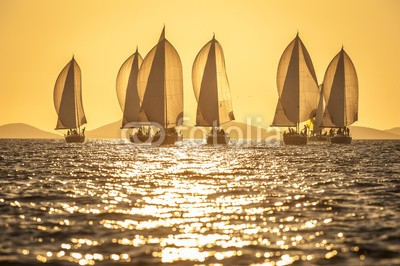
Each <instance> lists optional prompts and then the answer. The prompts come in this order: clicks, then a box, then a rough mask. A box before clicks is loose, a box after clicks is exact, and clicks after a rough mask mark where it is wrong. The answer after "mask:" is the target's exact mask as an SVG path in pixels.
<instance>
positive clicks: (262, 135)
mask: <svg viewBox="0 0 400 266" xmlns="http://www.w3.org/2000/svg"><path fill="white" fill-rule="evenodd" d="M223 127H224V129H225V130H226V131H227V132H228V133H229V134H230V136H231V138H232V139H238V138H243V139H266V138H268V137H272V138H276V137H278V136H279V131H277V130H279V129H277V128H261V127H257V126H254V125H247V124H245V123H241V122H236V121H232V122H229V123H227V124H224V126H223ZM207 130H209V129H205V128H201V127H193V126H182V134H183V137H184V138H185V139H188V138H197V139H198V138H204V136H205V135H204V134H206V132H207ZM283 130H286V129H284V128H282V129H281V132H283ZM350 130H351V134H352V136H353V139H400V127H396V128H392V129H388V130H378V129H373V128H368V127H359V126H351V127H350ZM131 132H132V130H131V129H128V130H121V121H116V122H113V123H109V124H107V125H104V126H101V127H99V128H96V129H93V130H88V131H86V137H87V138H88V139H96V138H101V139H107V138H111V139H115V138H127V137H129V134H131ZM62 137H63V136H62V135H58V134H55V133H51V132H47V131H44V130H41V129H38V128H36V127H33V126H30V125H27V124H23V123H13V124H6V125H2V126H0V138H13V139H32V138H33V139H60V138H62Z"/></svg>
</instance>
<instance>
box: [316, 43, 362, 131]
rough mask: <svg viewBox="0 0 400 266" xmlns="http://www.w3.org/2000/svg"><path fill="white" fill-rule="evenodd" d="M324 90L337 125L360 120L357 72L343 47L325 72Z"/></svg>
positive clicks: (328, 108) (333, 119)
mask: <svg viewBox="0 0 400 266" xmlns="http://www.w3.org/2000/svg"><path fill="white" fill-rule="evenodd" d="M323 90H324V96H325V100H326V102H327V110H328V113H329V115H330V118H331V120H332V123H333V124H334V125H335V126H337V127H345V126H348V125H351V124H352V123H354V122H355V121H357V120H358V79H357V73H356V70H355V68H354V65H353V62H352V61H351V59H350V57H349V56H348V55H347V53H346V52H345V51H344V50H343V49H342V50H341V51H340V52H339V53H338V54H337V55H336V56H335V57H334V58H333V60H332V61H331V63H330V64H329V66H328V68H327V70H326V72H325V77H324V85H323Z"/></svg>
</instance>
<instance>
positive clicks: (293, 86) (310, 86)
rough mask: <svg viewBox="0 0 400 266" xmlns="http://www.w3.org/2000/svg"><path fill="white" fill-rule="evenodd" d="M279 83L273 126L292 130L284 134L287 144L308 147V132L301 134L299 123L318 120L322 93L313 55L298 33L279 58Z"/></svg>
mask: <svg viewBox="0 0 400 266" xmlns="http://www.w3.org/2000/svg"><path fill="white" fill-rule="evenodd" d="M276 80H277V87H278V94H279V99H278V104H277V107H276V111H275V116H274V120H273V122H272V126H276V127H289V133H286V132H285V133H284V134H283V141H284V143H285V144H287V145H304V144H307V132H306V131H307V130H306V128H305V129H304V131H303V132H300V131H299V124H300V123H302V122H305V121H307V120H309V119H311V118H313V117H315V115H316V110H317V105H318V96H319V90H318V82H317V76H316V75H315V70H314V66H313V64H312V61H311V58H310V55H309V54H308V51H307V49H306V47H305V46H304V44H303V42H302V41H301V39H300V37H299V35H298V34H297V35H296V38H295V39H294V40H293V41H292V42H291V43H290V44H289V45H288V46H287V47H286V49H285V51H284V52H283V54H282V56H281V58H280V61H279V65H278V71H277V77H276ZM292 127H296V130H293V129H292Z"/></svg>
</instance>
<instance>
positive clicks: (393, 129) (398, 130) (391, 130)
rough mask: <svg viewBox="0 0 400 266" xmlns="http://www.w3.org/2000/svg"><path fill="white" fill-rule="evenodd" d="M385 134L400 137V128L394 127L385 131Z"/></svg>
mask: <svg viewBox="0 0 400 266" xmlns="http://www.w3.org/2000/svg"><path fill="white" fill-rule="evenodd" d="M385 132H388V133H392V134H397V135H400V127H394V128H391V129H387V130H385Z"/></svg>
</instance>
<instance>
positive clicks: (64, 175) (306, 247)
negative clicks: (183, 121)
mask: <svg viewBox="0 0 400 266" xmlns="http://www.w3.org/2000/svg"><path fill="white" fill-rule="evenodd" d="M0 147H1V150H0V176H1V179H0V215H1V216H0V262H5V261H9V262H14V263H17V262H18V263H26V264H31V263H32V264H34V263H38V262H50V263H54V264H81V265H93V264H96V265H98V264H103V265H110V264H124V263H126V264H138V265H139V264H140V265H142V264H149V265H154V264H162V263H175V264H183V265H192V264H218V263H219V264H224V265H250V264H253V265H261V264H264V265H289V264H307V265H308V264H311V265H318V264H337V265H343V264H348V265H358V264H365V265H370V264H381V265H390V264H393V265H394V264H400V226H399V225H400V223H399V221H400V181H399V178H400V159H399V158H400V142H399V141H354V142H353V144H351V145H342V146H336V145H329V144H327V143H321V144H311V145H307V146H304V147H286V146H283V145H279V146H275V145H272V144H268V143H260V144H255V143H253V145H251V146H250V145H229V146H227V147H213V146H207V145H201V144H193V143H189V142H183V143H182V144H180V145H177V146H175V147H151V146H134V145H132V144H126V143H123V142H121V141H112V140H94V141H88V142H86V143H85V144H84V145H81V144H66V143H64V142H63V141H48V140H37V141H32V140H0Z"/></svg>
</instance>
